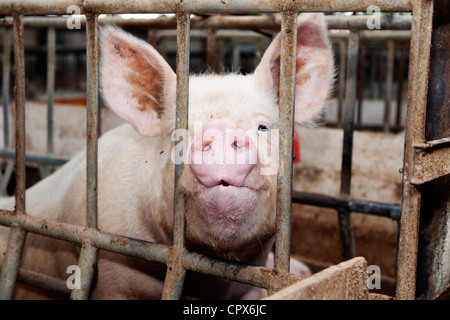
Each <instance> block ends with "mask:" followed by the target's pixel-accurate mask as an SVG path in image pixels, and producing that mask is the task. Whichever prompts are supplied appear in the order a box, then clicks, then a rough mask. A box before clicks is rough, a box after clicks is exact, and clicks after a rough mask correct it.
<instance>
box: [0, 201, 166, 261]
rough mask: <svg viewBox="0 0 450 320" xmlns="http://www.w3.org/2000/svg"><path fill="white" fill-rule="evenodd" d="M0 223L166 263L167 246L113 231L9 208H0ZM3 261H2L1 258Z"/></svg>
mask: <svg viewBox="0 0 450 320" xmlns="http://www.w3.org/2000/svg"><path fill="white" fill-rule="evenodd" d="M0 225H3V226H6V227H13V226H14V225H18V226H19V227H20V228H22V229H23V230H26V231H28V232H32V233H37V234H40V235H44V236H47V237H51V238H55V239H61V240H65V241H69V242H73V243H76V244H80V245H83V243H84V242H85V241H87V242H90V243H91V244H92V245H93V246H95V247H97V248H98V249H100V250H108V251H112V252H117V253H121V254H125V255H129V256H133V257H137V258H143V259H147V260H151V261H156V262H161V263H166V261H167V251H168V247H167V246H165V245H160V244H157V243H151V242H147V241H142V240H138V239H132V238H128V237H124V236H119V235H115V234H107V233H101V232H100V231H98V230H95V229H92V228H85V227H82V226H77V225H71V224H68V223H61V222H55V221H51V220H45V219H42V218H38V217H33V216H26V215H16V214H15V213H14V212H12V211H7V210H0ZM3 263H4V262H3Z"/></svg>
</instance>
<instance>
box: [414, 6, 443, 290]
mask: <svg viewBox="0 0 450 320" xmlns="http://www.w3.org/2000/svg"><path fill="white" fill-rule="evenodd" d="M449 12H450V2H449V1H445V0H444V1H443V0H435V1H434V5H433V22H432V23H433V29H432V30H433V31H432V35H431V51H430V67H429V75H428V92H427V110H426V123H425V138H426V140H427V142H426V145H429V146H430V147H429V148H426V149H425V150H421V151H425V154H423V155H421V154H419V155H417V158H416V160H417V162H416V173H422V172H423V173H425V172H426V176H430V177H431V178H434V179H433V181H430V182H427V183H425V184H423V185H422V186H421V193H422V199H421V212H420V222H419V248H418V259H417V277H416V278H417V280H416V283H417V290H416V293H417V297H420V298H421V299H434V298H436V297H438V298H440V297H441V298H442V299H444V298H445V295H446V296H447V299H450V261H449V257H450V246H449V244H450V100H449V97H450V24H449V17H448V13H449ZM430 140H431V141H430ZM417 147H418V146H416V151H418V150H417ZM421 162H428V163H429V164H428V165H425V164H421ZM428 167H432V168H433V169H434V170H432V171H431V172H428V171H424V170H429V168H428ZM436 169H438V170H439V171H440V172H439V171H437V172H436ZM417 176H418V175H416V177H417ZM446 292H447V293H446Z"/></svg>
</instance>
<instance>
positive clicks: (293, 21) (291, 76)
mask: <svg viewBox="0 0 450 320" xmlns="http://www.w3.org/2000/svg"><path fill="white" fill-rule="evenodd" d="M281 15H282V21H281V65H280V135H279V136H280V142H279V146H280V150H279V167H278V176H277V212H276V217H277V218H276V219H277V220H276V238H275V263H274V270H276V271H277V272H282V273H283V272H286V273H287V272H289V262H290V259H289V253H290V252H289V251H290V237H291V213H292V201H291V198H292V157H293V156H292V150H293V135H294V99H295V69H296V51H297V13H296V12H287V13H286V12H284V13H282V14H281Z"/></svg>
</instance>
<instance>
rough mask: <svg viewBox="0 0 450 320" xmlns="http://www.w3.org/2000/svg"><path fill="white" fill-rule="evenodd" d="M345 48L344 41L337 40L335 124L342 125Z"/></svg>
mask: <svg viewBox="0 0 450 320" xmlns="http://www.w3.org/2000/svg"><path fill="white" fill-rule="evenodd" d="M346 53H347V47H346V43H345V39H339V102H338V112H337V124H338V125H339V127H340V126H341V125H342V109H343V104H344V97H345V70H346V65H345V64H346V61H347V59H346V58H347V55H346Z"/></svg>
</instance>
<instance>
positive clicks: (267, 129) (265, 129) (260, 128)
mask: <svg viewBox="0 0 450 320" xmlns="http://www.w3.org/2000/svg"><path fill="white" fill-rule="evenodd" d="M258 131H269V128H267V127H266V126H265V125H263V124H260V125H259V126H258Z"/></svg>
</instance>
